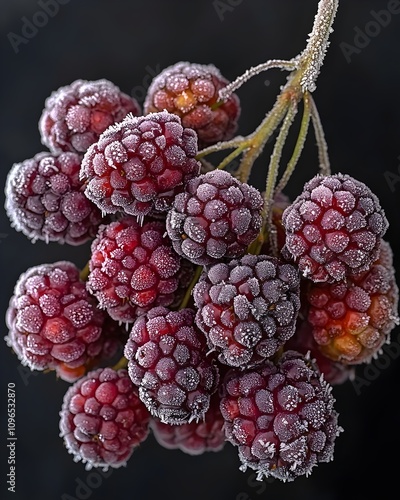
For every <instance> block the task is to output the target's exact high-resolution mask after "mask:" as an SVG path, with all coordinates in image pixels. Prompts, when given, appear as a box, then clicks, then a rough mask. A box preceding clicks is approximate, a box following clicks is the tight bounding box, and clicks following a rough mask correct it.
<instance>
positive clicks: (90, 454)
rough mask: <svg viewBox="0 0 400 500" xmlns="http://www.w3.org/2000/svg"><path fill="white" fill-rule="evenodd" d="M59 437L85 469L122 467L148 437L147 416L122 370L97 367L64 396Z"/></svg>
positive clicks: (127, 376) (126, 373)
mask: <svg viewBox="0 0 400 500" xmlns="http://www.w3.org/2000/svg"><path fill="white" fill-rule="evenodd" d="M60 417H61V419H60V437H62V438H63V440H64V443H65V446H66V448H67V451H68V452H69V453H70V454H71V455H73V456H74V461H75V462H79V461H82V462H83V463H85V464H86V470H90V469H92V468H93V467H101V468H102V469H103V470H107V469H108V468H109V467H112V468H118V467H121V466H125V465H126V463H127V460H128V459H129V458H130V457H131V455H132V453H133V452H134V450H135V449H136V448H137V447H138V446H139V445H140V444H141V443H143V441H145V439H146V438H147V436H148V435H149V422H150V414H149V412H148V411H147V409H146V407H145V406H144V404H143V403H142V402H141V401H140V399H139V397H138V395H137V390H136V388H135V387H134V385H133V384H132V382H131V380H130V378H129V375H128V372H127V371H126V370H118V371H114V370H113V369H112V368H99V369H97V370H95V371H92V372H90V373H88V374H87V375H86V376H85V377H83V378H81V379H80V380H78V382H76V383H75V384H73V385H72V386H71V387H70V388H69V389H68V390H67V392H66V393H65V395H64V399H63V404H62V409H61V412H60Z"/></svg>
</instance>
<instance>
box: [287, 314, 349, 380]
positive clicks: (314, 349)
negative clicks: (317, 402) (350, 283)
mask: <svg viewBox="0 0 400 500" xmlns="http://www.w3.org/2000/svg"><path fill="white" fill-rule="evenodd" d="M312 330H313V328H312V326H311V325H310V323H309V322H308V321H306V320H304V319H303V320H299V321H298V324H297V327H296V331H295V333H294V335H293V337H291V338H290V339H289V340H288V341H287V342H286V344H285V346H284V350H285V351H288V350H292V351H298V352H300V353H301V354H304V355H306V354H308V353H309V355H310V357H311V358H312V359H313V360H314V361H315V363H316V364H317V366H318V369H319V371H320V372H321V373H322V374H323V375H324V379H325V380H326V381H327V382H328V383H329V384H331V385H340V384H343V383H344V382H346V381H348V380H353V379H354V377H355V368H354V366H351V365H348V364H346V363H342V362H340V361H333V360H332V359H330V358H328V357H326V356H325V355H324V354H323V353H322V352H321V351H320V349H319V346H318V344H317V343H316V342H315V339H314V337H313V334H312Z"/></svg>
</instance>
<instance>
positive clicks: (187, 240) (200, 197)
mask: <svg viewBox="0 0 400 500" xmlns="http://www.w3.org/2000/svg"><path fill="white" fill-rule="evenodd" d="M262 207H263V199H262V196H261V194H260V192H259V191H258V190H257V189H255V188H254V187H252V186H250V185H249V184H246V183H242V182H240V181H238V180H237V179H235V178H234V177H233V176H232V175H231V174H229V173H228V172H225V171H223V170H215V171H211V172H208V173H206V174H202V175H200V176H198V177H197V178H195V179H192V180H190V181H189V182H187V184H186V185H185V189H184V191H183V193H180V194H178V195H177V196H176V197H175V200H174V203H173V206H172V208H171V210H170V211H169V212H168V215H167V231H168V236H169V237H170V238H171V241H172V245H173V247H174V249H175V250H176V252H177V253H178V254H179V255H182V256H183V257H186V258H187V259H188V260H190V261H191V262H193V263H195V264H199V265H208V264H213V263H216V262H218V261H220V260H221V259H225V260H226V259H232V258H236V257H241V256H242V255H244V254H245V253H246V250H247V247H248V245H250V243H251V242H252V241H254V239H255V238H256V237H257V235H258V234H259V232H260V229H261V225H262V218H261V210H262Z"/></svg>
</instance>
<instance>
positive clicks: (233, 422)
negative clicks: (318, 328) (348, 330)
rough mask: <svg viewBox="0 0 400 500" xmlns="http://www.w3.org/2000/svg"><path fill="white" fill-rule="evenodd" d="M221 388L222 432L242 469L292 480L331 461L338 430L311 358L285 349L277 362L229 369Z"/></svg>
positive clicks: (329, 395) (331, 402)
mask: <svg viewBox="0 0 400 500" xmlns="http://www.w3.org/2000/svg"><path fill="white" fill-rule="evenodd" d="M222 386H223V396H222V399H221V404H220V408H221V413H222V416H223V417H224V419H225V433H226V437H227V439H228V440H229V441H230V442H231V443H232V444H233V445H234V446H237V447H238V453H239V459H240V461H241V463H242V467H241V470H245V469H246V467H250V468H251V469H254V470H255V471H257V472H258V478H259V479H262V478H263V477H273V478H276V479H280V480H281V481H293V480H295V479H296V478H297V477H299V476H304V475H305V476H308V475H309V474H310V473H311V472H312V470H313V468H314V467H315V466H316V465H318V464H319V463H321V462H329V461H331V460H332V458H333V451H334V445H335V440H336V437H337V436H338V435H339V434H340V432H341V431H342V429H341V427H340V426H339V425H338V413H337V412H336V410H335V409H334V403H335V399H334V398H333V396H332V392H331V386H330V385H329V384H328V383H327V382H326V381H325V380H324V379H323V377H321V375H320V372H319V371H318V369H317V367H316V365H314V363H313V362H312V361H311V360H310V359H309V358H307V357H305V356H303V355H302V354H300V353H298V352H296V351H286V352H285V353H284V354H283V355H282V357H281V358H280V360H279V362H277V363H276V364H274V363H272V362H271V361H266V362H265V363H263V364H261V365H260V366H259V367H257V368H254V369H249V370H244V371H241V370H238V369H232V370H231V371H230V372H228V374H227V375H226V377H225V379H224V381H223V384H222Z"/></svg>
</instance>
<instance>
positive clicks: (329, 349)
mask: <svg viewBox="0 0 400 500" xmlns="http://www.w3.org/2000/svg"><path fill="white" fill-rule="evenodd" d="M307 300H308V303H309V305H310V307H309V311H308V321H309V322H310V324H311V325H312V332H313V336H314V339H315V340H316V342H317V344H318V345H319V349H320V351H321V352H322V353H323V354H324V355H325V356H327V357H328V358H330V359H332V360H334V361H340V362H342V363H347V364H359V363H364V362H369V361H370V360H371V358H372V357H374V356H377V355H378V354H379V352H380V350H381V347H382V346H383V344H384V343H385V342H389V336H390V333H391V331H392V330H393V328H394V327H395V326H396V325H397V324H399V319H398V302H399V290H398V286H397V284H396V281H395V271H394V267H393V256H392V250H391V247H390V245H389V243H388V242H386V241H384V240H382V241H381V245H380V252H379V257H378V259H377V260H376V261H375V262H374V264H373V265H372V267H371V268H370V269H369V270H368V271H364V272H362V273H359V274H357V275H353V276H350V277H348V278H347V280H346V281H344V282H341V283H335V284H322V283H313V284H310V287H309V290H308V293H307Z"/></svg>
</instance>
